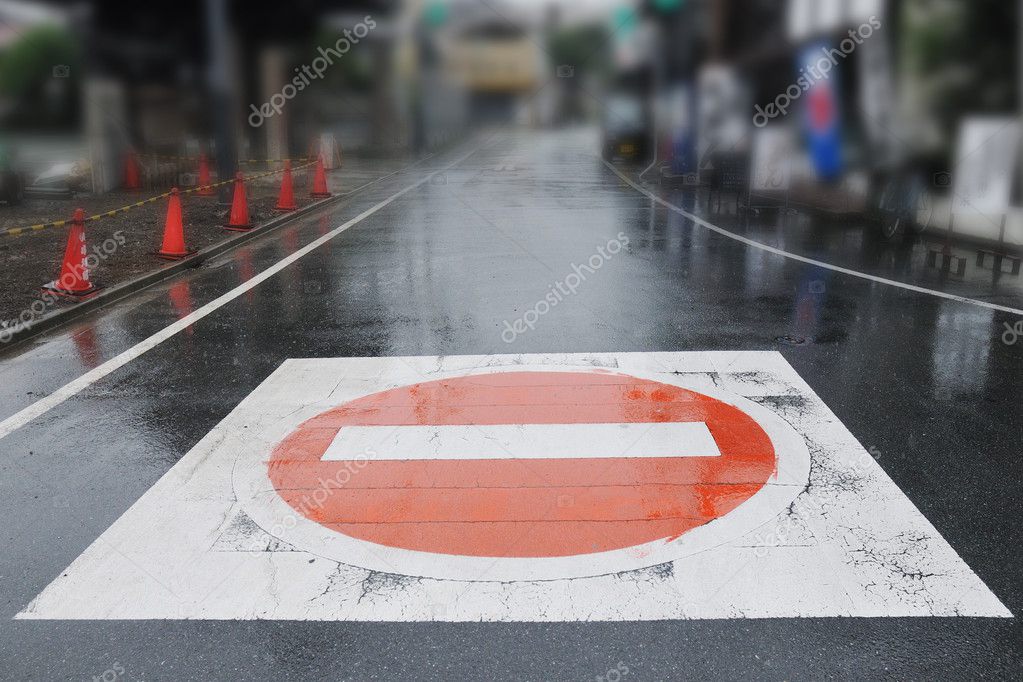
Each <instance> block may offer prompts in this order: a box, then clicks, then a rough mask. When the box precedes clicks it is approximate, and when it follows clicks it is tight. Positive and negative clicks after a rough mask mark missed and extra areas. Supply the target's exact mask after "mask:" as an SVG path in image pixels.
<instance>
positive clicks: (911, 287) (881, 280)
mask: <svg viewBox="0 0 1023 682" xmlns="http://www.w3.org/2000/svg"><path fill="white" fill-rule="evenodd" d="M600 161H601V163H603V164H604V165H605V166H607V167H608V168H609V169H610V170H611V172H612V173H614V174H615V175H617V176H618V177H619V178H620V179H621V180H622V182H624V183H626V184H627V185H629V187H632V189H634V190H636V191H637V192H639V193H640V194H642V195H644V196H646V197H647V198H649V199H651V200H653V201H655V202H657V203H658V204H660V205H661V206H664V207H665V208H667V209H668V210H671V211H674V212H675V213H678V214H679V215H681V216H682V217H684V218H687V219H689V220H691V221H693V222H694V223H696V224H697V225H699V226H701V227H704V228H706V229H708V230H711V231H712V232H717V233H718V234H720V235H722V236H724V237H728V238H729V239H734V240H735V241H737V242H740V243H742V244H745V245H746V246H751V247H753V248H755V249H760V250H761V251H766V252H767V253H773V254H775V255H776V256H781V257H783V258H789V259H791V260H795V261H799V262H801V263H807V264H808V265H815V266H817V267H821V268H824V269H826V270H831V271H833V272H839V273H841V274H843V275H850V276H852V277H859V278H860V279H865V280H868V281H870V282H876V283H878V284H886V285H888V286H893V287H897V288H899V289H905V290H907V291H912V292H915V293H918V294H927V295H930V296H936V297H938V298H944V299H947V300H950V301H957V302H959V303H968V304H972V305H976V306H980V307H982V308H988V309H990V310H998V311H1000V312H1003V313H1011V314H1013V315H1019V316H1021V317H1023V310H1021V309H1019V308H1011V307H1009V306H1004V305H998V304H997V303H988V302H987V301H979V300H977V299H975V298H969V297H967V296H959V295H958V294H950V293H947V292H944V291H938V290H936V289H928V288H926V287H920V286H917V285H915V284H908V283H906V282H899V281H897V280H894V279H887V278H885V277H878V276H877V275H871V274H868V273H866V272H860V271H859V270H852V269H850V268H844V267H842V266H841V265H833V264H831V263H826V262H824V261H820V260H815V259H813V258H810V257H808V256H800V255H799V254H797V253H791V252H789V251H784V250H782V249H779V248H776V247H774V246H769V245H767V244H764V243H763V242H758V241H756V240H753V239H750V238H748V237H743V236H742V235H738V234H736V233H734V232H731V231H729V230H726V229H725V228H723V227H718V226H717V225H715V224H713V223H710V222H707V221H706V220H704V219H703V218H701V217H700V216H698V215H695V214H693V213H690V212H689V211H687V210H685V209H684V208H682V207H680V206H676V205H675V204H673V203H671V202H670V201H667V200H666V199H662V198H661V197H659V196H657V195H656V194H654V193H653V192H651V191H650V190H648V189H647V188H645V187H643V186H641V185H639V184H637V183H636V182H634V181H633V180H632V178H630V177H629V176H627V175H625V174H624V173H622V172H621V171H620V170H618V169H617V168H615V167H614V165H613V164H611V163H609V162H608V161H607V159H600Z"/></svg>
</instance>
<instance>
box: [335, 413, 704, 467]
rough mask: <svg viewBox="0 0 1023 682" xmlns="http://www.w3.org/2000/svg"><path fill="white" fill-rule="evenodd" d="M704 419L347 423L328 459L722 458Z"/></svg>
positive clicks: (338, 434)
mask: <svg viewBox="0 0 1023 682" xmlns="http://www.w3.org/2000/svg"><path fill="white" fill-rule="evenodd" d="M720 455H721V452H720V451H719V450H718V447H717V443H715V442H714V437H713V436H712V435H711V433H710V430H709V429H708V428H707V425H706V424H705V423H703V422H670V423H639V424H637V423H631V424H498V425H479V426H477V425H472V424H469V425H462V424H459V425H449V426H345V427H342V428H341V430H340V431H338V433H337V435H336V436H335V437H334V440H333V441H332V442H331V444H330V446H329V447H328V448H327V451H326V452H325V453H324V454H323V458H322V459H323V460H325V461H326V460H354V459H369V460H371V461H378V460H423V459H548V458H584V457H585V458H601V459H603V458H609V457H718V456H720Z"/></svg>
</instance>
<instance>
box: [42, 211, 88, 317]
mask: <svg viewBox="0 0 1023 682" xmlns="http://www.w3.org/2000/svg"><path fill="white" fill-rule="evenodd" d="M86 255H87V251H86V248H85V211H83V210H82V209H80V208H76V209H75V214H74V217H73V218H71V231H70V232H69V233H68V236H67V247H66V248H65V249H64V262H63V263H62V264H61V266H60V277H58V278H57V279H56V280H55V281H53V282H50V283H49V284H44V285H43V291H48V292H52V293H54V294H57V295H59V296H66V297H67V298H73V299H76V300H82V299H85V298H88V297H90V296H92V295H93V294H95V293H96V292H97V291H99V287H96V286H94V285H93V284H92V282H91V281H89V266H88V263H87V262H86Z"/></svg>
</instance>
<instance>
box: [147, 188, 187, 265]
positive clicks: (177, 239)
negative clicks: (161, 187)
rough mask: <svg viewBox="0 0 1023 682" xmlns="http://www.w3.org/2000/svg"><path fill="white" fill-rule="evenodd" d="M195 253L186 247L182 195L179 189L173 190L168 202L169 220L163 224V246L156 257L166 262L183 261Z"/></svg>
mask: <svg viewBox="0 0 1023 682" xmlns="http://www.w3.org/2000/svg"><path fill="white" fill-rule="evenodd" d="M193 253H195V251H194V250H192V251H189V250H188V247H186V246H185V228H184V225H183V221H182V218H181V195H180V194H179V193H178V188H177V187H175V188H173V189H172V190H171V194H170V200H169V201H168V202H167V220H165V221H164V224H163V245H162V246H161V247H160V250H159V251H157V252H156V255H157V256H159V257H160V258H164V259H166V260H181V259H182V258H187V257H188V256H191V255H192V254H193Z"/></svg>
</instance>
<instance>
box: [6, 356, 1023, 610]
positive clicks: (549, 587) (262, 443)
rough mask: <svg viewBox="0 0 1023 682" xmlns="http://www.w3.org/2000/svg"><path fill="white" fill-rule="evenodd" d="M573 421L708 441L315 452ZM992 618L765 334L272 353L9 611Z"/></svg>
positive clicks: (944, 549)
mask: <svg viewBox="0 0 1023 682" xmlns="http://www.w3.org/2000/svg"><path fill="white" fill-rule="evenodd" d="M541 386H543V387H544V388H542V389H541ZM412 387H415V388H414V390H410V389H412ZM470 387H473V388H470ZM538 395H540V396H542V400H537V399H536V397H537V396H538ZM581 396H582V398H581ZM483 397H489V398H490V399H489V400H482V399H481V398H483ZM541 403H542V404H541ZM630 406H631V407H630ZM658 410H660V411H659V412H658ZM622 414H627V415H628V416H627V417H624V418H623V417H622V416H621V415H622ZM592 423H599V424H640V423H644V424H645V423H652V424H681V423H687V424H699V423H703V424H706V426H707V429H708V430H709V431H710V433H711V435H712V437H713V438H714V439H715V441H716V444H717V446H718V448H719V450H720V455H719V456H717V457H689V458H687V457H668V458H651V457H642V458H638V457H637V458H628V457H618V458H604V459H596V458H591V459H587V458H581V459H580V458H568V459H562V458H557V457H550V458H540V459H536V458H529V459H514V458H505V459H501V458H498V459H491V460H466V459H448V460H437V459H429V460H423V459H406V460H380V461H376V460H373V459H371V458H370V456H369V455H366V456H361V457H360V456H357V455H356V456H354V457H353V459H350V460H326V461H324V460H323V459H322V456H323V454H324V453H325V452H326V450H327V448H328V447H329V446H330V445H331V444H332V443H333V442H334V440H335V438H336V437H337V435H338V433H339V431H341V430H344V429H345V428H349V427H351V426H358V427H367V426H376V427H392V428H394V429H399V427H417V426H423V425H430V426H452V425H456V426H457V425H460V426H469V425H472V426H486V427H490V426H502V425H509V424H532V425H538V424H575V425H576V427H578V428H581V427H579V426H578V425H579V424H592ZM685 428H687V429H688V428H697V427H685ZM368 430H369V429H367V431H368ZM414 432H415V431H410V432H409V433H414ZM658 432H659V433H660V434H661V435H664V434H669V433H670V430H668V431H664V430H659V431H658ZM381 438H382V439H384V440H386V430H385V431H384V432H382V435H381ZM765 439H766V440H765ZM649 445H651V446H653V447H660V445H659V443H658V442H657V441H651V442H650V443H649ZM723 480H724V481H727V484H724V485H717V486H716V487H717V488H719V490H717V491H716V492H708V491H706V490H705V489H706V488H709V487H711V486H710V485H709V484H711V483H713V482H715V481H717V482H718V483H720V482H721V481H723ZM724 488H729V489H730V490H729V491H726V490H723V489H724ZM640 491H642V492H640ZM697 499H699V500H700V503H695V502H696V500H697ZM703 502H706V503H707V504H706V505H704V504H703ZM729 507H730V508H729ZM698 515H702V516H701V517H700V518H696V517H697V516H698ZM455 520H458V521H459V522H460V523H459V525H458V532H453V531H452V530H451V528H450V527H449V526H450V524H452V523H455ZM510 520H511V521H513V522H509V521H510ZM691 522H695V523H692V525H687V524H690V523H691ZM502 524H504V525H503V526H502ZM600 525H605V526H607V527H608V528H613V529H615V530H613V531H611V532H602V533H596V532H594V531H593V529H594V528H596V527H598V526H600ZM399 526H408V527H415V529H416V530H415V531H412V530H410V529H409V528H405V529H404V530H402V529H401V528H399ZM512 527H514V528H512ZM522 528H525V529H527V530H526V532H518V530H515V529H522ZM505 529H507V532H503V535H504V536H506V537H505V538H503V539H502V531H504V530H505ZM650 538H655V539H653V540H650ZM588 542H590V543H592V542H597V543H598V544H597V546H596V547H594V546H592V544H587V543H588ZM601 543H602V544H601ZM508 550H511V551H508ZM451 551H462V552H468V553H466V554H451V553H448V552H451ZM1010 615H1011V614H1010V613H1009V612H1008V611H1007V610H1006V609H1005V607H1004V606H1003V605H1002V604H1001V603H1000V602H999V600H998V599H997V598H996V597H995V596H994V595H993V594H992V593H991V592H990V590H988V589H987V587H986V586H985V585H984V584H983V582H982V581H981V580H980V579H979V578H978V577H977V576H976V575H975V574H974V573H973V572H972V571H971V570H970V569H969V567H968V566H967V565H966V564H965V563H964V562H963V561H962V559H960V558H959V557H958V556H957V555H956V553H955V551H954V550H953V549H952V548H951V547H950V546H949V545H948V543H947V542H945V540H944V539H943V538H942V537H941V535H940V534H939V533H938V532H937V531H936V530H935V529H934V528H933V527H932V526H931V524H930V523H928V522H927V520H926V519H925V518H924V517H923V515H922V514H920V512H919V511H918V510H917V509H916V508H915V507H914V506H913V504H912V503H911V502H910V501H909V500H908V499H907V498H906V496H905V495H904V494H903V493H902V492H901V491H900V490H899V489H898V487H897V486H896V485H895V484H894V483H893V482H892V481H891V479H890V478H888V476H887V475H886V474H885V473H884V471H883V470H882V469H881V467H880V466H879V465H878V463H877V462H876V461H875V460H874V459H873V458H872V457H871V456H870V454H869V453H867V451H866V450H865V449H864V448H863V447H862V446H861V445H860V444H859V443H857V442H856V440H855V438H854V437H853V436H852V435H851V434H850V433H849V431H848V430H847V429H846V428H845V427H844V426H843V425H842V424H841V422H839V421H838V419H837V418H836V417H835V415H834V414H833V413H832V412H831V411H830V410H828V408H827V407H826V406H825V405H824V404H823V403H822V402H821V400H820V399H819V398H818V397H817V396H816V395H815V394H814V393H813V391H812V390H811V389H810V388H809V387H808V386H807V385H806V383H805V382H803V381H802V379H800V377H799V376H798V375H797V374H796V372H795V371H794V370H793V369H792V368H791V367H790V366H789V365H788V363H786V362H785V360H784V359H783V358H782V356H781V355H779V354H777V353H769V352H743V353H724V352H700V353H598V354H551V355H514V356H512V355H508V356H446V357H413V358H344V359H318V360H289V361H287V362H285V363H284V364H282V365H281V367H280V368H278V370H277V371H275V372H274V373H273V374H272V375H271V376H270V377H269V378H267V380H266V381H265V382H263V384H261V385H260V386H259V387H258V388H257V389H256V390H255V391H253V393H252V394H250V395H249V396H248V397H247V398H246V399H245V400H243V401H242V403H241V404H239V405H238V407H237V408H236V409H235V410H234V411H233V412H232V413H231V414H230V415H228V416H227V417H226V418H225V419H224V420H223V421H222V422H221V423H220V424H219V425H218V426H217V427H215V428H214V429H213V430H212V431H211V432H210V433H209V434H208V435H207V436H206V437H205V438H203V439H202V440H201V441H200V442H199V443H198V444H196V446H195V447H194V448H193V449H192V450H191V451H190V452H189V453H187V454H186V455H185V456H184V457H183V458H182V459H181V460H180V461H179V462H178V463H177V464H176V465H175V466H173V467H172V468H171V469H170V470H169V471H168V472H167V474H165V475H164V476H163V477H162V478H161V479H160V480H159V481H158V482H157V483H156V484H155V485H154V486H153V488H152V489H150V490H149V491H147V492H146V493H145V495H143V496H142V498H141V499H139V501H138V502H137V503H136V504H135V505H134V506H132V508H131V509H129V510H128V511H127V512H125V513H124V514H123V515H122V516H121V518H120V519H118V520H117V521H116V522H115V523H114V524H113V525H112V526H111V527H110V528H109V529H107V530H106V531H105V532H104V533H103V534H102V535H101V536H100V537H99V538H98V539H97V540H96V541H95V542H94V543H93V544H92V545H91V546H90V547H88V548H87V549H86V550H85V551H84V552H83V553H82V555H81V556H79V557H78V558H77V559H76V560H75V561H74V562H73V563H72V564H71V566H69V567H68V568H67V569H66V570H65V571H63V572H62V573H61V574H60V575H59V577H57V578H56V579H55V580H54V581H53V582H52V583H51V584H50V585H49V586H47V587H46V588H45V589H44V590H43V591H42V592H41V593H40V594H39V595H38V597H36V599H34V600H33V601H32V603H31V604H29V605H27V606H26V607H25V608H24V610H23V611H22V612H21V613H20V614H19V615H18V618H74V619H78V618H96V619H137V618H155V619H159V618H205V619H294V620H376V621H434V620H445V621H476V622H478V621H526V622H535V621H575V620H654V619H673V618H761V617H762V618H769V617H826V616H860V617H867V616H870V617H880V616H987V617H1007V616H1010Z"/></svg>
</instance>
